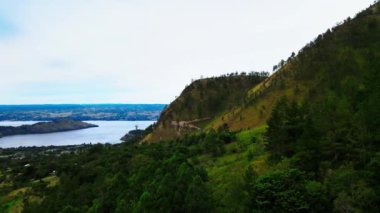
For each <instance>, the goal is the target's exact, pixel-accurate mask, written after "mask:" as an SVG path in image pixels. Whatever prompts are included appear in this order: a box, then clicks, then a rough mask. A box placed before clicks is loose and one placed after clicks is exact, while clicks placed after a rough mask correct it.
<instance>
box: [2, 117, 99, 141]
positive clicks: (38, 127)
mask: <svg viewBox="0 0 380 213" xmlns="http://www.w3.org/2000/svg"><path fill="white" fill-rule="evenodd" d="M92 127H98V126H97V125H94V124H89V123H86V122H82V121H73V120H57V121H52V122H39V123H36V124H33V125H22V126H18V127H13V126H0V137H4V136H11V135H25V134H41V133H53V132H64V131H71V130H78V129H86V128H92Z"/></svg>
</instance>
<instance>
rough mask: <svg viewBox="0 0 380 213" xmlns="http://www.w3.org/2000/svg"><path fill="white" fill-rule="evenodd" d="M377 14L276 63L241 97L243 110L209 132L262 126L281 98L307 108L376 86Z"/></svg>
mask: <svg viewBox="0 0 380 213" xmlns="http://www.w3.org/2000/svg"><path fill="white" fill-rule="evenodd" d="M379 13H380V11H379V6H376V5H375V6H373V7H371V8H370V9H368V10H365V11H363V12H361V13H359V14H358V15H357V17H356V18H355V19H353V20H351V19H346V20H345V21H344V22H343V23H342V24H341V25H338V26H336V27H334V28H332V29H329V30H327V31H326V32H325V33H323V34H320V35H318V36H317V37H316V39H315V40H314V41H312V42H310V43H309V44H307V45H306V46H305V47H304V48H303V49H302V50H301V51H300V52H299V53H298V55H297V56H295V55H294V54H292V55H291V56H290V57H289V58H288V59H287V60H283V61H282V62H280V63H279V65H278V66H277V67H278V70H277V71H276V72H275V73H274V74H273V75H272V76H270V77H269V78H268V79H266V80H265V81H263V82H262V83H260V84H259V85H257V86H255V87H253V88H252V89H251V90H250V91H249V92H248V94H247V96H246V98H247V102H248V104H246V105H245V106H242V107H239V108H238V109H236V110H234V111H232V112H227V113H226V114H224V115H221V116H220V117H219V118H217V119H215V120H214V121H213V122H212V124H211V125H210V127H214V128H217V127H218V126H220V125H222V124H223V123H227V124H228V125H229V126H230V128H232V129H234V130H239V129H244V128H247V127H256V126H260V125H263V124H264V123H265V122H266V121H267V120H268V118H269V116H270V114H271V112H272V109H273V106H274V104H275V103H276V101H277V99H278V98H279V97H281V96H287V97H288V98H289V99H290V100H296V101H298V102H300V101H305V102H307V103H310V104H312V103H314V102H318V101H320V100H321V99H323V98H324V97H326V96H327V95H335V96H337V98H340V97H343V96H344V97H350V99H352V98H354V97H355V96H358V93H362V94H366V93H368V92H369V91H370V90H371V88H370V86H369V84H372V83H373V80H376V79H371V78H372V77H373V76H371V75H374V72H376V71H378V64H377V63H378V61H379V52H380V48H379V45H380V39H379V38H380V32H379V19H380V17H379ZM369 79H371V80H369ZM368 80H369V82H368ZM351 101H357V100H351ZM242 118H243V119H242Z"/></svg>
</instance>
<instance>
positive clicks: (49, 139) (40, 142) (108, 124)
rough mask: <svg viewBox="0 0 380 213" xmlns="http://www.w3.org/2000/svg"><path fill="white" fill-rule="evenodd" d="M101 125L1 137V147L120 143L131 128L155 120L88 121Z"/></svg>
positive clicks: (0, 123) (13, 123) (14, 123)
mask: <svg viewBox="0 0 380 213" xmlns="http://www.w3.org/2000/svg"><path fill="white" fill-rule="evenodd" d="M86 122H88V123H92V124H96V125H98V126H99V127H95V128H89V129H81V130H73V131H68V132H57V133H47V134H30V135H15V136H7V137H3V138H0V147H1V148H10V147H20V146H50V145H55V146H62V145H76V144H83V143H111V144H115V143H120V142H121V141H120V138H121V137H123V136H124V135H125V134H126V133H127V132H129V131H130V130H133V129H135V126H136V125H137V126H138V128H139V129H145V128H146V127H148V126H149V125H151V124H152V123H154V121H86ZM33 123H37V122H36V121H0V126H20V125H23V124H33Z"/></svg>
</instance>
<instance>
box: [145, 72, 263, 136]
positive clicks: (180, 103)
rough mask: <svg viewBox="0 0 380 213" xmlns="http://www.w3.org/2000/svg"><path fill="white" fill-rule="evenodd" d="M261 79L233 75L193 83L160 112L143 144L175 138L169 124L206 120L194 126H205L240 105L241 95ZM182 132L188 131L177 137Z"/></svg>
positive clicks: (242, 96) (258, 77)
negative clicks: (155, 123)
mask: <svg viewBox="0 0 380 213" xmlns="http://www.w3.org/2000/svg"><path fill="white" fill-rule="evenodd" d="M264 78H265V77H263V76H262V77H260V76H250V75H233V76H222V77H217V78H207V79H201V80H197V81H195V82H193V83H192V84H191V85H190V86H188V87H186V89H185V90H184V91H183V92H182V94H181V95H180V96H179V97H178V98H177V99H176V100H175V101H173V102H172V103H171V104H170V105H169V107H168V108H166V109H165V110H164V111H163V112H162V114H161V116H160V119H159V121H158V123H157V127H156V129H155V131H154V132H153V133H152V134H150V135H148V136H147V137H146V138H145V140H147V141H151V142H152V141H158V140H167V139H173V138H175V137H177V136H178V135H177V131H176V129H175V126H173V125H172V124H171V122H172V121H192V120H195V119H202V118H208V120H205V121H202V122H198V123H195V125H196V126H198V127H205V126H207V125H208V124H209V122H210V121H211V120H212V119H213V118H214V117H218V116H219V115H220V114H223V113H224V112H226V111H231V110H232V109H233V108H236V107H237V106H239V105H243V104H244V101H245V94H246V93H247V92H248V91H249V90H250V89H251V88H252V87H253V86H254V85H257V84H258V83H259V82H261V81H262V80H263V79H264ZM186 132H188V130H186V129H185V130H183V131H182V132H181V134H184V133H186Z"/></svg>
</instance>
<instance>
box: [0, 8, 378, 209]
mask: <svg viewBox="0 0 380 213" xmlns="http://www.w3.org/2000/svg"><path fill="white" fill-rule="evenodd" d="M379 17H380V5H379V3H376V4H374V5H373V6H371V7H370V8H369V9H367V10H365V11H363V12H361V13H359V14H358V15H357V17H356V18H355V19H352V20H351V19H348V20H346V21H345V22H344V23H343V24H342V25H339V26H337V27H335V28H334V29H332V30H329V31H327V32H326V33H325V34H323V35H321V36H319V37H318V38H317V39H316V40H315V41H314V42H312V43H310V44H309V45H307V46H306V47H305V48H304V49H303V50H302V51H301V52H300V53H299V54H298V56H295V54H292V56H291V57H290V58H289V60H287V61H285V60H284V61H282V62H280V63H279V65H278V66H276V67H275V70H276V73H275V74H274V75H272V76H271V77H269V78H266V79H265V80H264V81H263V82H261V83H259V84H258V85H256V86H254V85H251V86H254V87H253V88H250V89H249V90H250V91H247V93H242V94H243V95H241V94H240V92H241V91H240V90H239V91H240V92H239V95H235V93H231V94H230V95H226V94H225V93H224V92H225V91H227V90H228V89H226V90H223V89H222V88H226V87H219V86H217V85H214V86H213V87H211V88H215V89H212V90H211V91H210V93H209V95H207V96H204V99H202V98H200V97H198V95H200V94H201V92H200V91H201V90H195V89H194V88H191V87H190V88H189V89H187V90H185V91H184V93H183V94H182V96H181V97H179V98H178V99H177V100H176V101H175V102H174V103H173V104H171V105H170V106H169V107H168V108H167V109H166V110H165V111H164V112H163V114H162V117H161V119H160V121H159V123H158V126H152V127H151V128H149V129H148V131H147V132H145V133H143V135H146V134H149V133H151V132H152V131H153V134H150V136H151V137H150V139H154V137H156V136H161V137H163V138H165V137H169V136H170V137H172V138H174V139H171V140H165V141H155V142H156V143H140V141H139V139H138V138H137V139H132V140H131V141H129V142H127V143H123V144H119V145H93V146H88V147H81V148H78V149H77V150H74V151H70V152H64V153H62V152H60V153H59V154H57V153H54V152H53V153H54V154H46V153H49V152H47V150H43V149H44V148H29V149H26V148H19V149H5V150H1V152H0V166H1V167H0V168H1V170H0V171H1V173H0V195H1V199H0V211H5V212H6V211H14V209H22V210H24V212H378V210H379V209H380V205H379V204H380V181H379V178H378V176H379V171H380V134H379V133H380V102H379V100H380V86H379V85H380V72H379V70H380V40H379V38H380V18H379ZM224 78H226V79H224ZM228 78H231V79H233V80H231V81H232V82H234V81H235V80H236V81H241V80H242V79H245V80H247V79H248V78H245V77H241V76H239V75H233V76H230V77H227V76H226V77H222V78H221V79H223V80H222V81H224V80H225V81H226V82H227V81H228V80H227V79H228ZM237 79H239V80H237ZM254 79H256V80H257V81H255V83H258V81H259V80H260V79H261V77H260V76H255V77H254ZM219 80H220V79H218V80H216V81H219ZM207 81H208V80H207ZM207 81H202V80H200V81H198V83H194V84H193V87H195V85H198V84H201V83H202V84H203V82H207ZM251 83H252V82H251ZM255 83H253V84H255ZM247 84H248V83H247ZM232 85H235V84H234V83H232ZM237 85H238V84H237V83H236V88H237ZM242 87H243V86H242ZM247 87H248V86H244V89H242V90H245V89H246V88H247ZM208 90H209V89H207V90H205V91H208ZM219 90H220V93H219V92H218V93H216V92H215V91H219ZM237 93H238V92H236V94H237ZM204 94H205V93H204ZM210 94H214V95H215V94H223V95H220V96H219V95H218V96H216V97H218V99H222V100H223V102H220V103H221V104H220V105H219V104H218V105H217V107H216V105H215V106H213V105H212V104H211V103H212V102H209V100H212V98H210ZM246 94H248V95H247V96H246ZM189 97H191V98H195V97H197V98H196V99H190V100H191V101H190V103H189V105H186V104H185V103H186V100H188V98H189ZM236 97H238V99H235V98H236ZM242 97H244V98H243V100H242V99H241V98H242ZM194 100H195V102H194ZM234 100H235V101H234ZM238 100H239V101H238ZM198 101H199V103H201V104H199V105H200V106H202V105H203V104H204V109H205V110H208V111H206V112H203V111H202V112H201V113H200V112H198V111H194V109H196V106H197V105H198ZM224 101H225V102H224ZM238 102H239V103H238ZM208 103H210V104H211V105H208ZM231 104H232V105H231ZM208 106H213V107H216V108H215V111H214V110H212V108H210V109H208ZM190 108H191V109H190ZM260 112H261V113H260ZM182 113H183V115H182ZM202 113H205V114H202ZM170 116H172V117H170ZM202 116H216V117H215V118H213V119H212V120H211V121H207V122H205V123H202V124H200V125H199V126H200V127H202V128H201V130H199V131H197V132H195V131H193V132H191V133H189V134H186V132H183V133H181V137H173V135H175V134H176V133H175V132H173V129H170V128H167V129H165V128H164V129H165V131H166V130H168V132H169V133H170V134H171V135H170V134H169V133H168V134H166V133H165V132H164V131H163V129H162V128H163V127H164V125H165V121H166V120H170V119H174V120H175V119H183V120H193V119H197V118H200V117H202ZM222 117H223V119H222ZM259 124H261V125H259ZM160 125H161V126H160ZM160 128H161V129H160ZM169 130H170V131H171V132H170V131H169ZM187 133H188V132H187ZM152 135H153V136H152ZM146 137H149V135H148V136H146ZM35 149H37V150H35ZM41 149H42V150H41ZM31 150H32V151H33V150H34V151H38V153H41V154H37V155H36V154H34V155H31V154H28V153H30V152H31ZM20 153H24V154H22V155H21V156H22V157H20ZM52 171H55V172H54V173H53V172H52Z"/></svg>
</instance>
